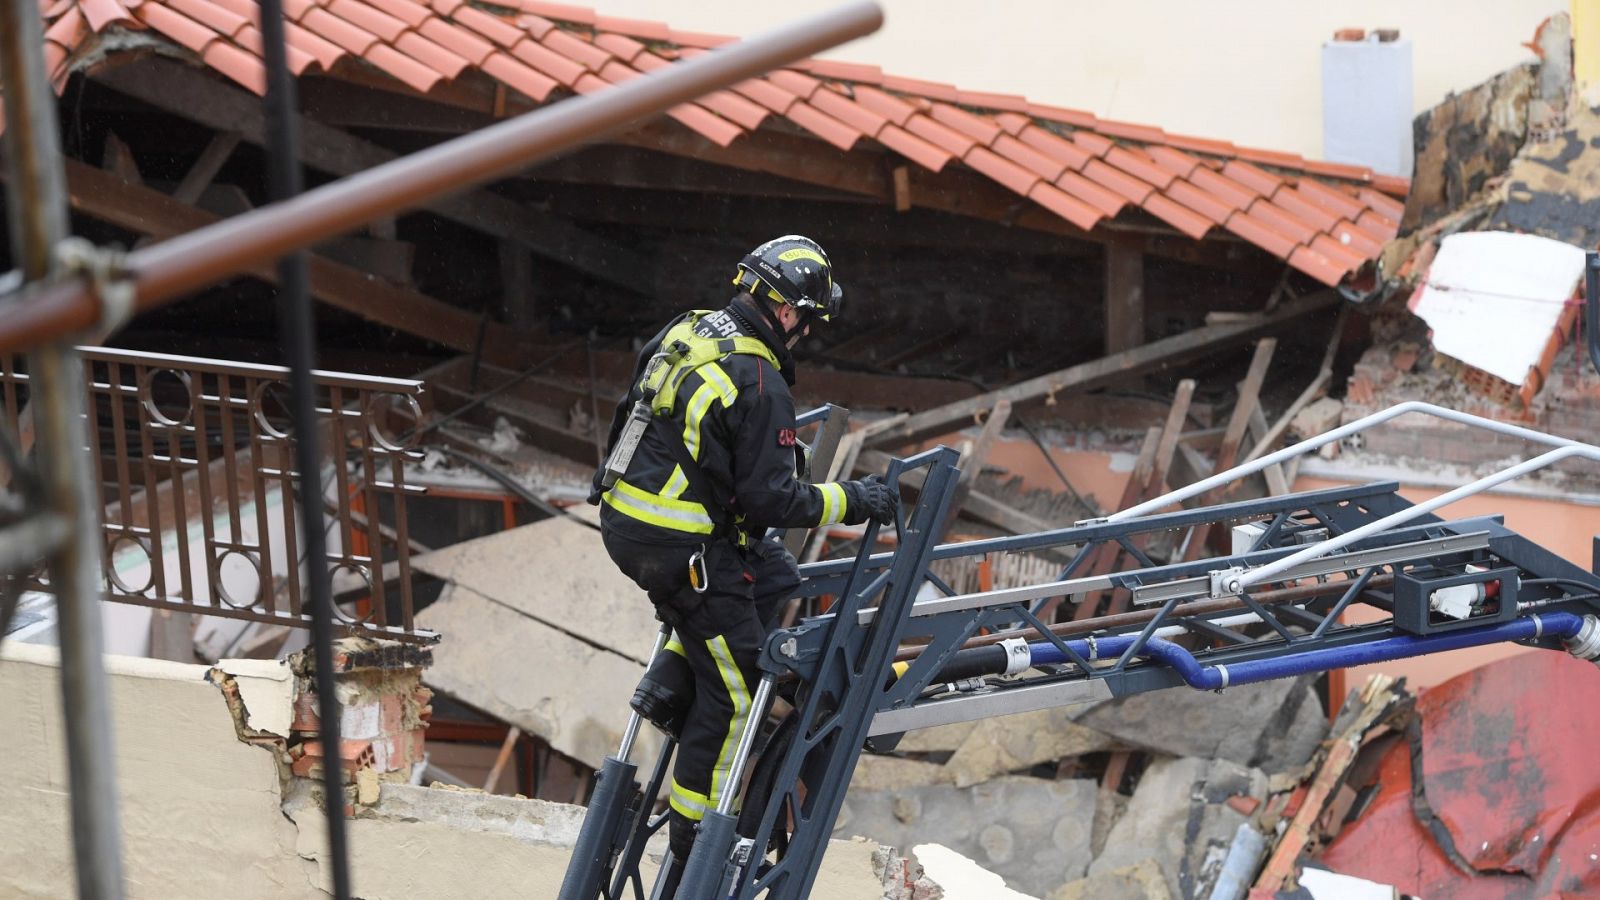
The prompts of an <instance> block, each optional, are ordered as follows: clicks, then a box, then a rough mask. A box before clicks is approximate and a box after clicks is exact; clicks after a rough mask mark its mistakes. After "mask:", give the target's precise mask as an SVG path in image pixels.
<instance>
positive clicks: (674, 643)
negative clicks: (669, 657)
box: [661, 631, 689, 659]
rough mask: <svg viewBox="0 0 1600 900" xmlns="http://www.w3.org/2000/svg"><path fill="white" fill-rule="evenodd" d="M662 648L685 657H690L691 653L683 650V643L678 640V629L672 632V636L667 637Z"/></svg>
mask: <svg viewBox="0 0 1600 900" xmlns="http://www.w3.org/2000/svg"><path fill="white" fill-rule="evenodd" d="M661 649H663V650H665V651H667V652H668V653H676V654H678V655H679V656H681V657H683V658H684V659H688V658H689V654H687V653H685V652H684V651H683V643H682V642H681V641H679V640H678V633H677V632H676V631H674V632H673V633H672V637H670V638H668V639H667V643H666V646H664V647H662V648H661Z"/></svg>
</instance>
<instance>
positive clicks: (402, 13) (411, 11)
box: [252, 0, 436, 28]
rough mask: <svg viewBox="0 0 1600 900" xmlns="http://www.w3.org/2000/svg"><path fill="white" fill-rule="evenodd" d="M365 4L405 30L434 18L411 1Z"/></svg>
mask: <svg viewBox="0 0 1600 900" xmlns="http://www.w3.org/2000/svg"><path fill="white" fill-rule="evenodd" d="M367 3H368V4H369V5H371V6H373V7H375V8H377V9H379V10H381V11H382V12H383V13H384V14H385V15H389V16H393V17H394V18H396V19H399V20H400V21H402V22H404V23H406V27H407V28H421V27H422V25H423V23H425V22H432V21H434V20H435V18H436V17H435V16H434V14H433V12H432V11H431V10H429V9H428V8H427V7H426V6H423V5H422V4H420V3H414V2H412V0H367ZM252 5H254V4H252Z"/></svg>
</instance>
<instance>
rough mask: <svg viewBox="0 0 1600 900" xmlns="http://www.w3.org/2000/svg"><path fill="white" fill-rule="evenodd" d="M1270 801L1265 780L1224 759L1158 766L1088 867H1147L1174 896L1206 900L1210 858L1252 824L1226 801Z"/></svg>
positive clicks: (1093, 871) (1255, 771)
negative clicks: (1159, 874) (1157, 869)
mask: <svg viewBox="0 0 1600 900" xmlns="http://www.w3.org/2000/svg"><path fill="white" fill-rule="evenodd" d="M1266 796H1267V776H1266V775H1265V774H1264V773H1262V772H1261V771H1260V770H1259V769H1251V768H1246V767H1244V766H1240V765H1237V764H1235V763H1232V762H1229V761H1228V760H1225V759H1214V760H1207V759H1198V758H1188V759H1163V760H1158V761H1156V762H1153V763H1151V764H1150V766H1149V768H1147V769H1145V771H1144V775H1143V777H1142V778H1140V780H1139V787H1138V788H1137V789H1136V790H1135V791H1134V794H1133V800H1132V801H1131V802H1130V803H1129V804H1128V809H1127V812H1125V813H1123V815H1122V817H1121V818H1120V819H1118V820H1117V823H1116V825H1114V826H1113V827H1112V829H1111V833H1110V834H1109V835H1108V836H1107V837H1106V845H1105V849H1104V850H1103V851H1101V853H1100V855H1099V856H1098V857H1096V858H1095V860H1094V862H1093V863H1091V864H1090V866H1089V874H1090V875H1101V874H1105V873H1109V872H1112V871H1116V870H1119V869H1124V868H1127V867H1128V866H1133V865H1137V864H1138V863H1140V862H1143V861H1145V860H1151V861H1154V862H1155V863H1157V864H1158V865H1160V867H1161V869H1162V872H1163V873H1164V874H1165V876H1166V880H1167V889H1168V891H1169V892H1170V893H1171V894H1172V896H1174V897H1196V896H1198V897H1205V896H1209V894H1210V885H1209V884H1206V883H1205V880H1204V878H1203V877H1202V873H1203V871H1205V872H1210V873H1211V875H1212V877H1215V872H1214V870H1215V868H1216V866H1210V867H1208V866H1207V861H1208V859H1210V858H1213V857H1215V860H1216V861H1217V862H1220V859H1221V858H1222V857H1223V856H1226V854H1227V850H1228V847H1229V846H1230V845H1231V844H1232V842H1233V837H1234V833H1235V832H1236V831H1237V830H1238V828H1239V826H1240V825H1241V824H1243V823H1245V822H1247V821H1249V817H1248V816H1245V815H1244V814H1242V813H1240V812H1239V811H1237V810H1236V809H1234V808H1233V807H1232V806H1230V805H1229V804H1228V803H1227V801H1228V799H1229V798H1230V797H1252V798H1255V799H1256V800H1264V799H1265V798H1266Z"/></svg>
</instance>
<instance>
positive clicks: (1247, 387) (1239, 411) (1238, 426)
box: [1183, 338, 1278, 562]
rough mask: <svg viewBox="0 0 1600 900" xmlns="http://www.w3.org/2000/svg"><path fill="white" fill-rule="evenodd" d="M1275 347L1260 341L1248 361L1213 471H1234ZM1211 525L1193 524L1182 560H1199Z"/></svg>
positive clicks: (1273, 341) (1215, 496) (1215, 495)
mask: <svg viewBox="0 0 1600 900" xmlns="http://www.w3.org/2000/svg"><path fill="white" fill-rule="evenodd" d="M1277 348H1278V339H1277V338H1262V339H1261V341H1260V342H1259V343H1257V344H1256V352H1255V355H1254V356H1253V357H1251V358H1250V369H1249V371H1247V372H1245V376H1244V380H1243V381H1241V382H1239V399H1238V401H1237V402H1235V403H1234V404H1233V412H1232V413H1230V414H1229V416H1228V429H1227V431H1225V432H1223V434H1222V444H1221V445H1220V446H1218V448H1217V464H1216V466H1215V467H1214V468H1213V469H1212V471H1214V472H1223V471H1226V470H1228V469H1231V468H1233V464H1234V461H1235V460H1236V459H1237V458H1238V456H1239V443H1240V442H1241V441H1243V440H1244V435H1245V430H1246V429H1247V428H1249V427H1250V414H1251V411H1252V410H1255V409H1257V408H1258V407H1259V404H1260V399H1261V385H1262V383H1263V382H1265V381H1266V378H1267V369H1268V367H1269V366H1271V365H1272V354H1273V352H1274V351H1276V350H1277ZM1224 493H1225V491H1224V489H1222V488H1216V489H1213V490H1209V491H1207V492H1205V493H1204V494H1202V495H1201V497H1200V500H1199V502H1198V505H1200V506H1209V505H1210V504H1212V503H1215V502H1217V501H1218V500H1219V499H1220V498H1221V497H1222V496H1223V494H1224ZM1212 525H1213V523H1211V522H1205V523H1202V524H1200V525H1196V526H1195V527H1194V529H1193V531H1191V532H1190V534H1189V540H1188V543H1187V544H1186V545H1185V546H1184V551H1183V559H1184V561H1186V562H1190V561H1193V560H1196V559H1199V558H1200V557H1201V556H1202V555H1203V554H1204V553H1205V551H1206V546H1207V544H1208V543H1209V542H1210V540H1211V532H1212Z"/></svg>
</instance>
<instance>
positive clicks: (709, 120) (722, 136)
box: [667, 103, 744, 147]
mask: <svg viewBox="0 0 1600 900" xmlns="http://www.w3.org/2000/svg"><path fill="white" fill-rule="evenodd" d="M667 115H669V116H671V117H672V118H674V119H676V120H678V121H679V122H680V123H682V124H683V125H685V126H687V127H689V128H690V129H692V130H694V131H696V132H698V133H699V134H700V135H701V136H702V137H704V138H706V139H707V140H709V141H711V143H713V144H716V145H717V146H718V147H726V146H728V145H729V144H731V143H733V142H734V141H735V140H738V139H739V138H740V137H742V136H743V135H744V129H743V128H740V127H739V126H737V125H735V124H733V123H732V122H729V121H728V120H727V119H723V118H721V117H719V116H715V115H712V114H711V113H709V112H707V111H706V110H704V109H701V108H700V107H698V106H695V105H694V104H692V103H680V104H679V105H677V106H674V107H673V108H671V109H669V110H667Z"/></svg>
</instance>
